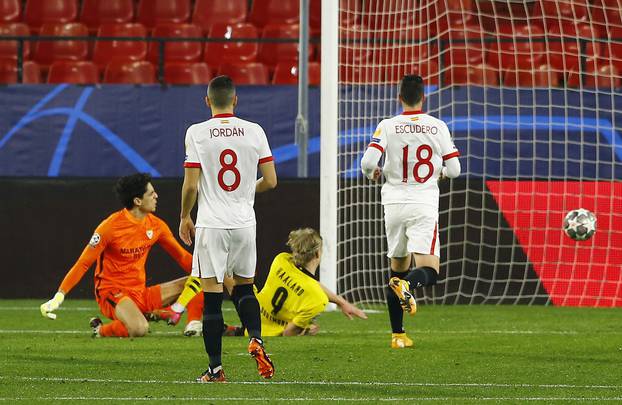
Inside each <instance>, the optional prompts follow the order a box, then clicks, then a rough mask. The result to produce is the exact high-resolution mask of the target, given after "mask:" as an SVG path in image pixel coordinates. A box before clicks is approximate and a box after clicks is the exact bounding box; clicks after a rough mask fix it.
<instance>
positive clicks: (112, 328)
mask: <svg viewBox="0 0 622 405" xmlns="http://www.w3.org/2000/svg"><path fill="white" fill-rule="evenodd" d="M99 334H100V336H102V337H110V336H117V337H128V336H129V335H130V334H129V333H128V332H127V328H126V327H125V325H123V322H121V321H119V320H116V321H112V322H110V323H107V324H105V325H102V326H101V328H99Z"/></svg>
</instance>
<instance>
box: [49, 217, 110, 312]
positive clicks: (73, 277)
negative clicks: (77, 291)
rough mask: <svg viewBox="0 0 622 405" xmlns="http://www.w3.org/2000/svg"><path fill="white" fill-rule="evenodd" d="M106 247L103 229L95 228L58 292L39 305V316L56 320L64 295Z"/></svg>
mask: <svg viewBox="0 0 622 405" xmlns="http://www.w3.org/2000/svg"><path fill="white" fill-rule="evenodd" d="M105 247H106V240H105V233H104V230H103V227H102V226H100V227H98V228H97V230H96V231H95V233H94V234H93V236H92V237H91V241H90V242H89V244H88V245H87V246H86V247H85V248H84V250H83V251H82V254H81V255H80V257H79V258H78V260H77V261H76V263H75V264H74V265H73V266H72V267H71V269H69V271H68V272H67V274H66V275H65V278H64V279H63V281H62V283H61V284H60V286H59V287H58V291H57V292H56V294H54V297H52V299H51V300H49V301H47V302H45V303H43V304H41V307H40V308H39V309H40V310H41V315H42V316H44V317H47V318H49V319H56V314H54V311H56V310H57V309H58V308H59V307H60V306H61V304H62V303H63V301H64V300H65V295H67V294H68V293H69V291H71V290H72V289H73V287H75V286H76V284H78V283H79V282H80V280H82V277H84V274H86V272H87V271H88V270H89V268H90V267H91V266H92V265H93V263H95V261H96V260H97V258H98V257H99V256H100V255H101V253H102V252H103V251H104V248H105Z"/></svg>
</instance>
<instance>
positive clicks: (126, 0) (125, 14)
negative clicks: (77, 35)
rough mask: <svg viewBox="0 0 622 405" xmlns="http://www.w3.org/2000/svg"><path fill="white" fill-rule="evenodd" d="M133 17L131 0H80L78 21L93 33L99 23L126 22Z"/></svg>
mask: <svg viewBox="0 0 622 405" xmlns="http://www.w3.org/2000/svg"><path fill="white" fill-rule="evenodd" d="M133 19H134V2H133V0H82V10H81V12H80V22H82V23H83V24H86V26H87V27H88V28H89V31H90V32H91V33H92V34H95V33H96V32H97V30H98V29H99V26H100V25H101V24H111V23H128V22H132V20H133Z"/></svg>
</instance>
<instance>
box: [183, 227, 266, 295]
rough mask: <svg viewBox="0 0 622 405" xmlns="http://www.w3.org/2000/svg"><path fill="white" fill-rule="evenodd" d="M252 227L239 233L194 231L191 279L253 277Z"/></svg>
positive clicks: (242, 229)
mask: <svg viewBox="0 0 622 405" xmlns="http://www.w3.org/2000/svg"><path fill="white" fill-rule="evenodd" d="M255 237H256V227H255V225H253V226H250V227H248V228H239V229H216V228H197V229H196V234H195V235H194V253H193V254H192V276H194V277H199V278H211V277H216V280H218V282H219V283H222V282H223V279H224V277H225V274H227V275H229V276H231V275H234V274H235V275H236V276H240V277H244V278H251V277H255V266H256V264H257V247H256V242H255Z"/></svg>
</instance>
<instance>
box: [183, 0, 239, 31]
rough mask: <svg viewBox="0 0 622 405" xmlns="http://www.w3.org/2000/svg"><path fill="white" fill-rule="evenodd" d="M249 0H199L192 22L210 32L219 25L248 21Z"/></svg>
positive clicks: (195, 6)
mask: <svg viewBox="0 0 622 405" xmlns="http://www.w3.org/2000/svg"><path fill="white" fill-rule="evenodd" d="M247 8H248V1H247V0H197V1H196V3H195V5H194V12H193V13H192V22H193V23H194V24H197V25H198V26H200V27H201V28H202V29H203V32H205V33H208V32H210V31H211V30H212V27H213V26H214V25H216V24H218V25H223V24H226V25H234V24H238V23H243V22H245V21H246V15H247V14H248V11H247Z"/></svg>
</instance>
